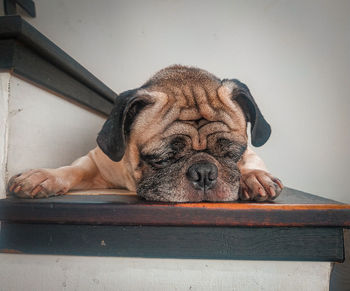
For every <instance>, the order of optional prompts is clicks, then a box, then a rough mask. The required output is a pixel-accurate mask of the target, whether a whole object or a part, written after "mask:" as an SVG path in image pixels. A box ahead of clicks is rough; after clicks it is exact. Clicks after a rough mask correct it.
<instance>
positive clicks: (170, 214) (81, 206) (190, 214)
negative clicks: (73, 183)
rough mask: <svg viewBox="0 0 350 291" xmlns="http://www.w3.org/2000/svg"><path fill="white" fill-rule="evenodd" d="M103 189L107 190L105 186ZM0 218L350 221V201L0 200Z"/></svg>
mask: <svg viewBox="0 0 350 291" xmlns="http://www.w3.org/2000/svg"><path fill="white" fill-rule="evenodd" d="M101 193H104V192H103V190H101ZM0 220H3V221H11V222H31V223H69V224H92V225H98V224H108V225H176V226H255V227H257V226H259V227H261V226H264V227H266V226H287V227H288V226H318V227H325V226H339V227H346V226H350V205H347V204H342V203H339V202H336V201H333V200H329V199H325V198H322V197H318V196H315V195H311V194H307V193H304V192H301V191H297V190H293V189H290V188H285V189H284V190H283V192H282V194H281V196H280V197H278V198H277V199H276V200H275V201H274V202H271V203H247V202H232V203H154V202H147V201H145V200H141V199H139V198H138V197H137V196H136V195H133V194H132V193H130V194H128V193H127V192H126V191H125V193H123V195H118V194H116V195H113V194H107V195H106V194H100V195H65V196H59V197H53V198H48V199H18V198H15V197H11V198H8V199H5V200H0Z"/></svg>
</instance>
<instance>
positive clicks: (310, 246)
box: [0, 188, 350, 262]
mask: <svg viewBox="0 0 350 291" xmlns="http://www.w3.org/2000/svg"><path fill="white" fill-rule="evenodd" d="M92 194H94V195H92ZM0 220H1V221H2V222H1V233H0V252H5V253H26V254H57V255H58V254H60V255H91V256H122V257H125V256H130V257H147V258H148V257H168V258H207V259H249V260H292V261H300V260H305V261H307V260H308V261H336V262H341V261H343V259H344V243H343V228H344V227H349V226H350V205H346V204H342V203H339V202H336V201H333V200H329V199H325V198H322V197H318V196H315V195H311V194H307V193H304V192H300V191H297V190H293V189H290V188H285V189H284V190H283V193H282V194H281V196H280V197H279V198H278V199H276V201H274V202H271V203H247V202H232V203H154V202H147V201H144V200H141V199H139V198H138V197H137V196H136V195H135V194H134V193H130V192H128V191H125V190H101V191H99V190H95V191H87V192H79V191H75V192H73V193H70V194H69V195H65V196H59V197H53V198H48V199H18V198H15V197H10V198H7V199H3V200H0Z"/></svg>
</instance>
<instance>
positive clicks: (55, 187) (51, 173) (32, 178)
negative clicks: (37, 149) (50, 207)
mask: <svg viewBox="0 0 350 291" xmlns="http://www.w3.org/2000/svg"><path fill="white" fill-rule="evenodd" d="M7 189H8V190H7V191H8V193H9V194H12V195H15V196H18V197H20V198H45V197H50V196H56V195H61V194H64V193H65V192H67V191H68V190H69V187H67V185H65V183H64V181H63V180H62V178H61V177H60V175H59V174H58V173H57V170H56V169H36V170H30V171H28V172H25V173H23V174H18V175H16V176H13V177H12V178H11V179H10V181H9V183H8V188H7Z"/></svg>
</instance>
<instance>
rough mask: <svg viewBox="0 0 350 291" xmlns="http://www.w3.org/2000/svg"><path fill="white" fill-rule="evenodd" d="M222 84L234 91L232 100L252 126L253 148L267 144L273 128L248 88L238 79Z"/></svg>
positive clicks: (225, 81)
mask: <svg viewBox="0 0 350 291" xmlns="http://www.w3.org/2000/svg"><path fill="white" fill-rule="evenodd" d="M222 83H223V85H227V86H228V87H230V88H231V89H232V99H233V100H235V101H237V103H238V104H239V105H240V106H241V107H242V109H243V111H244V113H245V115H246V118H247V121H249V122H250V124H251V140H252V144H253V146H255V147H260V146H262V145H263V144H265V143H266V142H267V140H268V139H269V137H270V135H271V127H270V125H269V124H268V123H267V121H266V120H265V118H264V116H263V115H262V114H261V112H260V109H259V107H258V105H257V104H256V103H255V100H254V98H253V96H252V94H250V91H249V89H248V87H247V86H246V85H245V84H243V83H242V82H240V81H239V80H237V79H231V80H223V82H222Z"/></svg>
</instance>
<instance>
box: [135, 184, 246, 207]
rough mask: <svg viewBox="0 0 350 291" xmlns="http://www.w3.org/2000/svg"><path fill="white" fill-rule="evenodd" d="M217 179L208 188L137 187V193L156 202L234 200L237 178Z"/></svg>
mask: <svg viewBox="0 0 350 291" xmlns="http://www.w3.org/2000/svg"><path fill="white" fill-rule="evenodd" d="M220 182H221V181H218V183H217V184H216V186H215V187H214V188H212V189H208V190H197V189H195V188H194V187H192V186H191V185H186V186H187V187H182V188H178V189H176V188H175V189H172V190H171V191H169V188H168V189H167V191H162V189H154V190H153V191H143V190H144V189H139V188H138V189H137V195H138V196H139V197H141V198H143V199H146V200H148V201H157V202H174V203H176V202H177V203H178V202H206V201H208V202H225V201H226V202H227V201H236V200H238V197H239V195H238V194H239V193H238V191H239V179H237V181H236V182H235V183H233V184H227V183H224V182H222V183H220Z"/></svg>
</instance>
